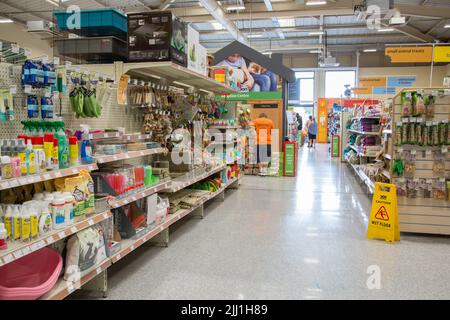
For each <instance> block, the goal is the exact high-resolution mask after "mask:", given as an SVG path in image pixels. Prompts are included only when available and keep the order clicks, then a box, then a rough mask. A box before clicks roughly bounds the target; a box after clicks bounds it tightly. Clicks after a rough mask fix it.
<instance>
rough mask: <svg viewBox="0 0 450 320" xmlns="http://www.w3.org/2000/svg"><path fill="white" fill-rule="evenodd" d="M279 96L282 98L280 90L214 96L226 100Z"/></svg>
mask: <svg viewBox="0 0 450 320" xmlns="http://www.w3.org/2000/svg"><path fill="white" fill-rule="evenodd" d="M281 98H282V95H281V91H268V92H239V93H232V94H229V95H221V96H217V97H216V99H217V100H227V101H246V100H276V99H281Z"/></svg>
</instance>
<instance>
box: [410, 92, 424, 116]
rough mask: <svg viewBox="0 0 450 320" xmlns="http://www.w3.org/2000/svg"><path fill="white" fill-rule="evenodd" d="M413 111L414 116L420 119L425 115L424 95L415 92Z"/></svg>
mask: <svg viewBox="0 0 450 320" xmlns="http://www.w3.org/2000/svg"><path fill="white" fill-rule="evenodd" d="M413 110H414V114H413V115H414V116H416V117H418V116H421V115H423V114H425V103H424V100H423V96H422V94H420V93H418V92H414V94H413Z"/></svg>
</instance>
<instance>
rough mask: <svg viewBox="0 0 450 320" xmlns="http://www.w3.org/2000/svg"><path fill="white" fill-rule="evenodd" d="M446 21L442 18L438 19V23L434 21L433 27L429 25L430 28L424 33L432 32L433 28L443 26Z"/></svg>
mask: <svg viewBox="0 0 450 320" xmlns="http://www.w3.org/2000/svg"><path fill="white" fill-rule="evenodd" d="M446 23H447V20H445V19H443V20H440V21H439V22H438V23H436V24H435V25H434V26H433V27H431V29H430V30H428V31H427V32H426V34H431V33H433V32H434V30H436V29H439V28H440V27H443V26H444V25H445V24H446Z"/></svg>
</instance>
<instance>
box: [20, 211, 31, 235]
mask: <svg viewBox="0 0 450 320" xmlns="http://www.w3.org/2000/svg"><path fill="white" fill-rule="evenodd" d="M20 215H21V218H20V240H22V241H23V242H28V241H30V239H31V215H30V209H29V206H28V205H25V206H22V207H21V210H20Z"/></svg>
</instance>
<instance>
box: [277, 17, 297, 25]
mask: <svg viewBox="0 0 450 320" xmlns="http://www.w3.org/2000/svg"><path fill="white" fill-rule="evenodd" d="M278 23H279V24H280V27H295V19H291V18H287V19H278Z"/></svg>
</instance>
